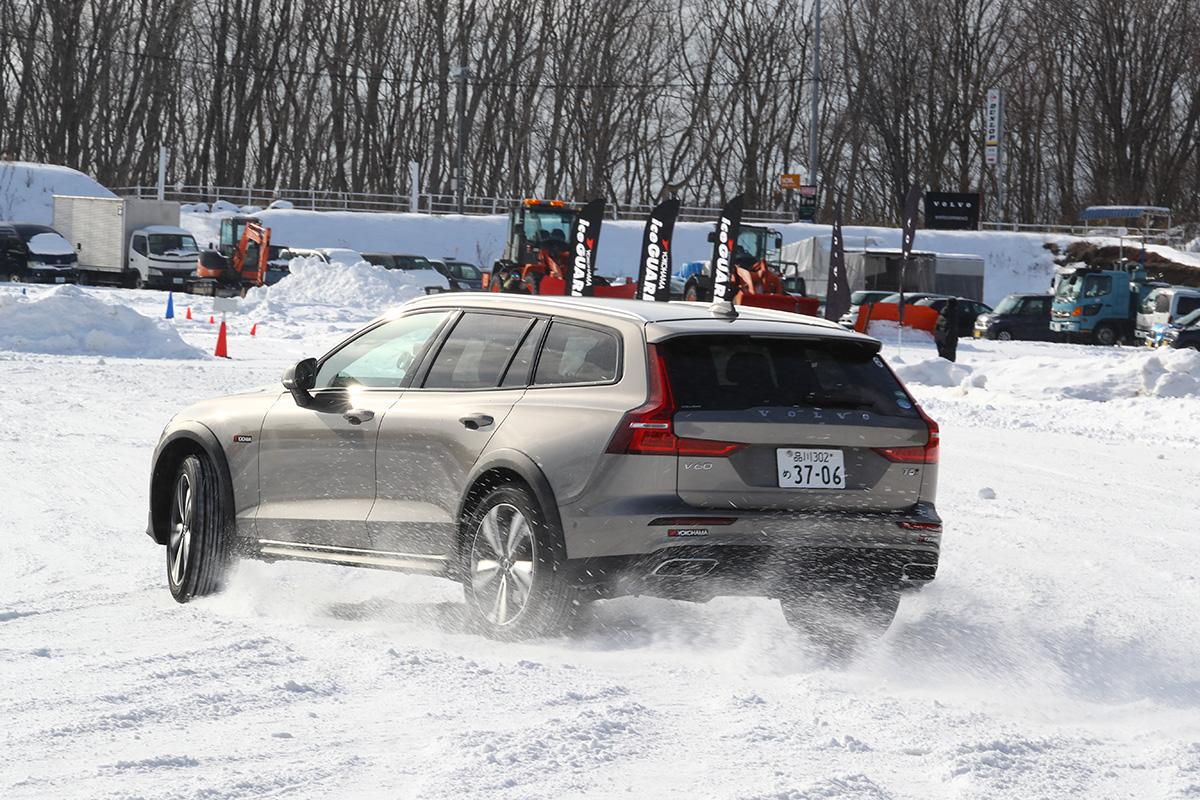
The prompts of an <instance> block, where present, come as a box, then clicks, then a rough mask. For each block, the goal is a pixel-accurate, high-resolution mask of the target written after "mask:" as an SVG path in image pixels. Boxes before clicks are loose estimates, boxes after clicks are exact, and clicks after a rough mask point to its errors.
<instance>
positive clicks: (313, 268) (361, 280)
mask: <svg viewBox="0 0 1200 800" xmlns="http://www.w3.org/2000/svg"><path fill="white" fill-rule="evenodd" d="M290 269H291V274H290V275H288V276H287V277H285V278H284V279H283V280H281V281H280V282H279V283H277V284H275V285H274V286H261V287H258V288H255V289H251V290H250V291H249V292H248V293H247V294H246V299H245V303H244V306H245V308H246V310H247V311H257V312H258V314H257V315H258V316H264V313H263V312H269V313H270V314H271V315H276V316H281V317H284V318H288V317H290V316H292V314H293V313H294V311H295V310H296V309H297V308H298V307H305V306H329V307H333V308H335V309H337V316H339V317H340V318H343V319H346V320H353V319H364V318H365V319H370V318H373V317H375V316H377V315H378V314H380V313H381V312H383V311H385V310H386V309H388V308H390V307H392V306H396V305H399V304H401V303H403V302H405V301H406V300H411V299H412V298H414V297H420V296H422V295H424V294H425V290H424V288H422V287H421V286H418V285H417V284H416V283H415V282H414V281H413V280H412V278H411V277H410V276H409V275H408V273H406V272H404V271H402V270H389V269H385V268H383V267H379V266H376V265H374V264H368V263H367V262H365V261H360V262H359V263H357V264H337V263H335V264H326V263H325V262H324V261H322V260H321V259H320V258H317V257H315V256H314V257H308V258H294V259H292V262H291V265H290Z"/></svg>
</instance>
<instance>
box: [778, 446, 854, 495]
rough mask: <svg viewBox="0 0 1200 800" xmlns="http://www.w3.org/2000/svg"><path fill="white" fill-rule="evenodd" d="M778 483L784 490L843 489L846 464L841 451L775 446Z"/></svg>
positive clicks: (844, 486)
mask: <svg viewBox="0 0 1200 800" xmlns="http://www.w3.org/2000/svg"><path fill="white" fill-rule="evenodd" d="M775 461H776V465H777V466H778V468H779V485H780V487H781V488H784V489H845V488H846V464H845V455H844V454H843V453H842V451H841V450H809V449H804V450H800V449H791V448H782V447H781V448H779V449H777V450H776V451H775Z"/></svg>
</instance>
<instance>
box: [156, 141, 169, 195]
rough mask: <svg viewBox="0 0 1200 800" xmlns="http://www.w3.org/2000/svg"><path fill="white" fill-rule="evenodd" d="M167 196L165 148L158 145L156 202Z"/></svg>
mask: <svg viewBox="0 0 1200 800" xmlns="http://www.w3.org/2000/svg"><path fill="white" fill-rule="evenodd" d="M166 196H167V148H166V147H163V146H162V145H159V148H158V202H160V203H161V202H162V201H163V200H164V199H166Z"/></svg>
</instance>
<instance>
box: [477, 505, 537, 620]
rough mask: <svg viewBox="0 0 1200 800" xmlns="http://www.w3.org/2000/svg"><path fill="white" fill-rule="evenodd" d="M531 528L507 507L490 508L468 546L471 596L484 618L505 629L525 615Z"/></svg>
mask: <svg viewBox="0 0 1200 800" xmlns="http://www.w3.org/2000/svg"><path fill="white" fill-rule="evenodd" d="M535 548H536V544H535V542H534V538H533V528H532V527H531V526H530V525H529V520H527V519H526V518H525V515H524V514H522V513H521V512H520V510H519V509H518V508H517V507H516V506H514V505H511V504H509V503H498V504H496V505H494V506H492V507H491V508H490V509H489V510H488V512H487V514H485V515H484V517H483V519H482V520H480V521H479V527H478V528H477V529H476V530H475V541H474V542H472V544H471V594H472V596H473V597H474V600H475V603H476V605H477V606H478V607H479V609H480V610H481V611H482V612H483V616H484V617H485V618H486V619H487V621H488V622H490V623H491V624H493V625H497V626H505V625H509V624H511V623H512V622H514V621H515V620H516V619H517V618H518V617H520V616H521V614H522V612H524V611H525V607H526V605H528V603H529V596H530V594H531V592H532V589H533V578H534V563H535V561H536V560H537V559H536V558H535Z"/></svg>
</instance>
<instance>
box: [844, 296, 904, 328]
mask: <svg viewBox="0 0 1200 800" xmlns="http://www.w3.org/2000/svg"><path fill="white" fill-rule="evenodd" d="M892 294H893V293H892V292H888V291H882V290H879V289H860V290H859V291H857V292H852V293H851V294H850V310H849V311H847V312H846V313H845V314H842V318H841V319H839V320H838V324H840V325H842V326H844V327H847V328H853V327H854V326H855V324H856V323H857V322H858V311H859V309H860V308H862V307H863V306H864V305H866V304H867V303H879V302H881V301H882V300H883V299H884V298H885V297H890V296H891V295H892ZM897 299H899V298H898V297H897ZM907 299H908V298H907V297H905V300H907Z"/></svg>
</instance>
